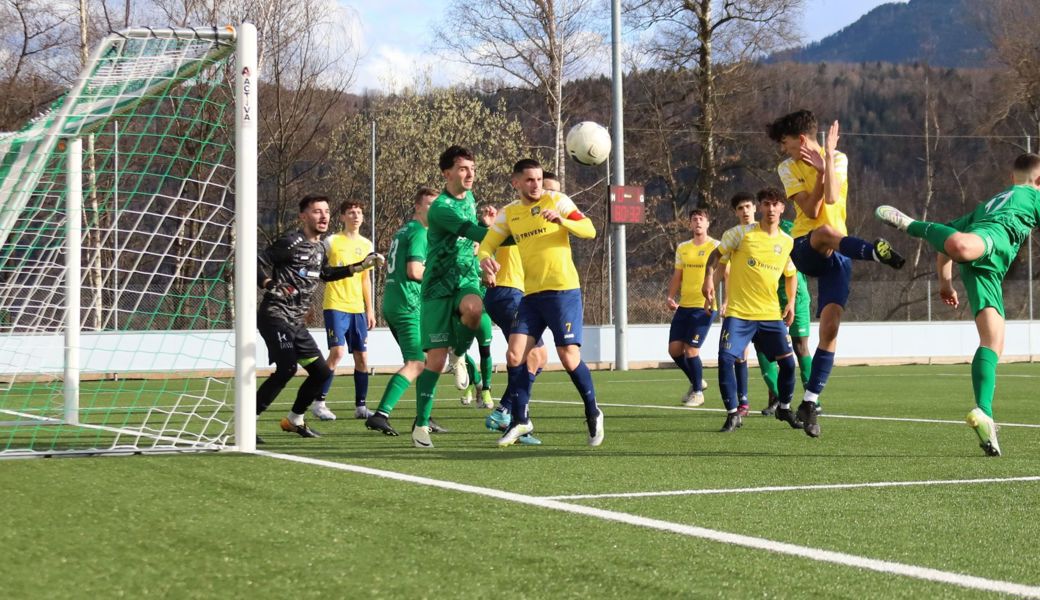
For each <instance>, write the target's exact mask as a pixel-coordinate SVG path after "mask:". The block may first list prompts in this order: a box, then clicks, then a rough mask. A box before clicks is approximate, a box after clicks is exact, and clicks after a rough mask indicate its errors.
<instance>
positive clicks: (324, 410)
mask: <svg viewBox="0 0 1040 600" xmlns="http://www.w3.org/2000/svg"><path fill="white" fill-rule="evenodd" d="M311 414H312V415H314V416H315V417H317V418H318V420H319V421H335V420H336V413H334V412H332V411H331V410H329V407H328V406H326V405H325V403H324V402H315V403H314V404H312V405H311Z"/></svg>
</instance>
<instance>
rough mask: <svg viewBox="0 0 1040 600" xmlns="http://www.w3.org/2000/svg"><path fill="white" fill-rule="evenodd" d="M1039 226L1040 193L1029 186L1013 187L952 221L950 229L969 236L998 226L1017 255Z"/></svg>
mask: <svg viewBox="0 0 1040 600" xmlns="http://www.w3.org/2000/svg"><path fill="white" fill-rule="evenodd" d="M1038 223H1040V190H1037V189H1036V188H1034V187H1032V186H1029V185H1013V186H1011V187H1009V188H1008V189H1006V190H1004V191H1003V192H1000V193H999V194H997V195H996V196H993V197H992V198H990V199H989V200H987V201H986V202H983V203H982V204H980V205H979V206H978V207H977V208H976V209H975V210H974V211H972V212H970V213H968V214H966V215H964V216H963V217H961V218H959V219H954V220H953V221H950V223H949V225H950V227H953V228H954V229H956V230H957V231H961V232H967V231H972V230H974V229H978V228H980V227H986V226H992V225H999V226H1001V227H1003V228H1004V229H1005V230H1006V231H1007V234H1008V238H1009V239H1010V240H1011V244H1012V246H1013V249H1014V253H1013V254H1012V255H1014V254H1018V248H1019V247H1020V246H1021V245H1022V242H1024V241H1026V240H1027V239H1029V233H1030V232H1031V231H1032V230H1033V229H1035V228H1036V226H1037V224H1038Z"/></svg>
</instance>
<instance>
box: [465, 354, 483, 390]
mask: <svg viewBox="0 0 1040 600" xmlns="http://www.w3.org/2000/svg"><path fill="white" fill-rule="evenodd" d="M466 372H467V373H469V383H470V385H472V386H473V387H480V372H479V371H477V363H476V362H474V361H473V359H472V358H470V356H469V353H467V354H466Z"/></svg>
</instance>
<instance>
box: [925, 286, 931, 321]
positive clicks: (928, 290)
mask: <svg viewBox="0 0 1040 600" xmlns="http://www.w3.org/2000/svg"><path fill="white" fill-rule="evenodd" d="M925 283H926V284H927V286H928V287H927V288H925V290H926V292H927V294H928V296H927V298H928V302H927V305H928V320H929V321H931V320H932V280H931V279H929V280H928V281H926V282H925Z"/></svg>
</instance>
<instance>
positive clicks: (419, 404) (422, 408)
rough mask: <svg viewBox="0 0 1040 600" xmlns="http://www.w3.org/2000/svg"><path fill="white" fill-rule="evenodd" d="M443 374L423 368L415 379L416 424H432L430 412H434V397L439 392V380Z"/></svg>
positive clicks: (424, 425) (420, 425)
mask: <svg viewBox="0 0 1040 600" xmlns="http://www.w3.org/2000/svg"><path fill="white" fill-rule="evenodd" d="M440 376H441V374H440V373H438V372H437V371H431V370H429V369H423V372H422V373H420V374H419V377H418V378H416V380H415V392H416V399H415V425H416V426H417V427H426V426H427V425H429V424H430V413H431V412H433V397H434V394H436V393H437V380H438V379H440Z"/></svg>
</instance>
